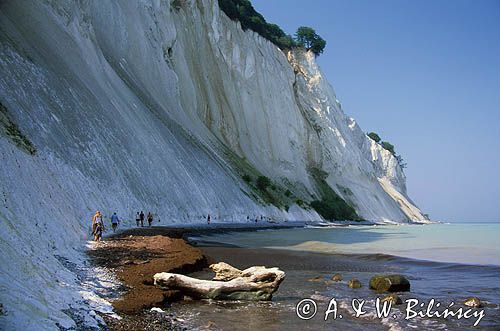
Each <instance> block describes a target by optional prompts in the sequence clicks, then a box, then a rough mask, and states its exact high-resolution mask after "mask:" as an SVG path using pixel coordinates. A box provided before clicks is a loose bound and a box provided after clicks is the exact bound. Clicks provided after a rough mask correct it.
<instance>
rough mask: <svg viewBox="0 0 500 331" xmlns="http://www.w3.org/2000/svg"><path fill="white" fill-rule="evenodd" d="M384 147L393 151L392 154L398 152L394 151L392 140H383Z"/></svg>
mask: <svg viewBox="0 0 500 331" xmlns="http://www.w3.org/2000/svg"><path fill="white" fill-rule="evenodd" d="M381 145H382V147H383V148H385V149H386V150H388V151H389V152H391V154H392V155H394V156H395V155H396V152H395V151H394V145H393V144H391V143H390V142H388V141H382V143H381Z"/></svg>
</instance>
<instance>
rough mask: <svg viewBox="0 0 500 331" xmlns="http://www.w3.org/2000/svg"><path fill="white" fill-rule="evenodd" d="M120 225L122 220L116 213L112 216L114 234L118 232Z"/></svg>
mask: <svg viewBox="0 0 500 331" xmlns="http://www.w3.org/2000/svg"><path fill="white" fill-rule="evenodd" d="M119 223H120V219H119V218H118V215H116V213H113V215H112V216H111V227H112V228H113V232H115V231H116V228H117V227H118V224H119Z"/></svg>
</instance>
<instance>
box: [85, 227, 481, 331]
mask: <svg viewBox="0 0 500 331" xmlns="http://www.w3.org/2000/svg"><path fill="white" fill-rule="evenodd" d="M244 225H246V224H244V223H243V224H237V225H233V224H231V226H223V225H222V224H220V225H219V224H217V225H215V224H211V226H210V227H209V226H202V227H196V226H189V227H163V226H162V227H151V228H149V227H142V228H141V227H139V228H132V229H124V230H122V231H119V232H118V233H116V234H112V235H108V236H107V237H105V238H104V242H103V243H98V244H95V246H96V248H97V249H91V250H89V251H88V255H89V256H90V257H91V259H92V260H93V263H95V265H97V266H104V267H107V268H108V269H109V270H110V271H111V272H112V273H113V274H115V275H116V276H117V278H118V279H119V280H120V281H121V282H122V283H123V284H124V285H126V286H127V287H128V288H129V291H127V292H125V293H122V294H121V295H120V299H118V300H115V301H113V302H112V305H113V307H114V311H115V313H117V314H118V315H119V316H120V317H121V318H122V319H121V320H116V319H114V318H112V317H110V316H102V317H103V318H104V320H105V321H106V323H107V325H108V327H109V329H110V330H120V331H121V330H129V329H141V330H163V329H174V330H180V329H183V328H184V327H185V325H184V324H183V323H184V322H185V321H183V320H181V319H178V318H177V316H176V315H175V314H179V316H183V315H185V314H186V312H187V313H188V314H189V313H191V311H190V309H191V308H189V307H191V306H192V305H195V307H197V308H195V310H194V311H198V309H200V310H201V311H203V313H204V314H205V318H203V317H202V318H201V319H200V320H199V321H198V322H200V321H201V322H203V323H205V322H207V321H212V320H217V318H216V317H214V316H212V315H211V314H210V313H207V311H206V310H207V309H209V307H205V306H204V305H205V304H206V303H203V302H192V301H186V302H183V303H179V304H177V303H175V302H176V301H180V300H181V299H182V297H180V296H179V294H178V293H168V292H170V291H161V290H159V289H157V290H156V289H155V288H154V285H153V284H152V277H153V275H154V274H155V273H157V272H175V273H181V274H191V273H194V274H193V275H192V276H193V277H196V278H202V279H205V278H204V277H210V272H208V271H207V269H206V267H208V265H209V264H211V263H215V262H220V261H223V262H226V263H229V264H230V265H233V266H235V267H237V268H239V269H244V268H247V267H250V266H254V265H265V266H267V267H274V266H276V267H279V268H280V269H282V270H284V271H285V272H287V273H288V272H289V271H290V272H292V271H293V273H295V276H292V278H291V279H290V280H289V281H296V279H295V280H293V277H297V272H299V273H301V274H308V276H307V277H309V278H315V277H316V276H317V275H318V273H319V274H320V275H321V274H323V275H324V277H326V278H325V279H326V283H327V284H328V277H331V275H333V274H334V273H336V272H341V273H342V274H343V275H344V273H345V276H346V277H353V276H356V275H359V276H360V277H365V276H362V275H361V274H363V273H364V274H365V275H367V274H375V273H386V272H388V271H389V270H401V269H400V268H403V269H407V273H406V274H407V276H409V279H410V280H412V281H415V282H417V283H418V281H419V279H418V277H417V276H416V275H417V274H418V272H419V271H418V270H421V269H419V268H426V270H431V269H434V270H439V269H443V267H445V269H447V268H450V270H453V269H451V268H456V267H455V266H454V265H457V264H456V263H455V264H454V263H446V264H443V263H442V262H434V261H426V260H419V259H410V258H404V257H398V256H396V255H388V254H376V253H372V254H370V253H368V252H367V253H366V254H356V253H350V254H349V253H334V254H332V253H324V252H311V251H302V250H284V249H279V248H250V247H241V246H237V245H230V244H224V243H219V242H217V241H215V240H214V241H210V240H208V241H207V240H204V239H201V240H199V239H198V238H197V236H203V235H209V234H219V233H227V232H248V231H252V232H253V231H260V230H269V229H271V230H272V229H279V228H303V227H304V226H303V225H298V224H293V225H290V224H287V225H286V226H283V225H281V226H276V225H275V224H271V225H270V226H268V224H259V226H252V227H245V226H244ZM130 242H132V243H133V244H130ZM159 242H160V243H159ZM116 245H118V246H116ZM117 247H118V248H119V250H120V252H121V253H119V254H117V253H116V252H117ZM96 251H97V252H98V253H96ZM183 252H187V253H189V254H183ZM95 253H96V254H95ZM100 254H101V255H100ZM93 255H94V256H93ZM130 256H131V257H132V258H130ZM96 257H97V261H96V260H95V258H96ZM110 257H111V260H109V261H106V262H105V263H103V261H102V259H109V258H110ZM99 258H101V262H99V261H98V260H99ZM174 260H175V261H177V262H176V264H175V263H173V262H174ZM96 262H97V263H96ZM457 267H458V268H459V269H460V268H464V267H466V268H469V267H474V268H475V270H479V269H483V268H477V267H475V266H472V265H457ZM394 268H396V269H394ZM485 268H487V266H486V267H485ZM485 270H486V269H485ZM486 271H487V270H486ZM293 273H292V274H293ZM315 273H316V274H315ZM359 273H361V274H359ZM128 274H131V275H133V276H134V277H135V278H134V277H132V279H131V277H124V275H128ZM327 275H330V276H327ZM307 277H306V278H304V280H307V279H309V278H307ZM366 277H368V276H366ZM207 279H208V278H207ZM360 279H361V281H362V282H363V284H364V285H365V286H366V282H367V281H368V279H363V278H360ZM309 281H310V280H309ZM285 283H288V281H287V282H285ZM314 284H317V283H314ZM301 286H302V285H301ZM304 286H309V285H304ZM343 286H346V285H345V284H344V285H343ZM421 286H422V285H421ZM134 287H135V290H134ZM130 288H131V289H130ZM343 290H344V289H343ZM141 291H142V292H141ZM143 291H146V294H148V293H149V294H150V295H145V296H144V293H143ZM283 291H284V293H283V295H284V296H285V297H287V296H286V291H287V290H286V288H283ZM134 292H135V293H140V296H138V295H134V294H133V293H134ZM130 293H132V294H130ZM311 293H314V292H313V290H311ZM356 293H357V292H356ZM354 294H355V293H354V292H353V295H354ZM280 295H281V294H280V293H278V297H279V296H280ZM371 296H372V294H370V297H371ZM139 297H145V298H146V301H142V303H141V302H138V300H137V299H138V298H139ZM143 299H144V298H143ZM278 300H280V299H278ZM281 300H283V299H281ZM139 303H140V304H144V305H143V306H139V307H137V304H139ZM172 303H173V304H174V307H175V308H174V309H173V310H172V309H171V307H172V306H171V304H172ZM151 307H161V308H162V309H163V310H164V312H163V313H156V312H151V311H150V308H151ZM252 307H253V306H252ZM124 308H125V309H124ZM127 309H129V310H127ZM186 310H187V311H186ZM173 311H175V312H176V313H172V312H173ZM216 322H217V323H216V324H217V325H220V326H222V325H224V323H225V322H224V320H223V319H222V320H220V319H219V320H217V321H216ZM346 322H347V320H346ZM354 322H355V321H354ZM186 323H189V322H186ZM160 326H161V327H160ZM197 327H203V325H201V326H200V325H199V324H198V325H197Z"/></svg>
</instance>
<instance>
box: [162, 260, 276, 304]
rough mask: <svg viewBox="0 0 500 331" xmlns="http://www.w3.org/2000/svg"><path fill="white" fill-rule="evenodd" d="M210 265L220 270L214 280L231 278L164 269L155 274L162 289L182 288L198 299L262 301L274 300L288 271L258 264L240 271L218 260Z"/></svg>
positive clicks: (217, 270)
mask: <svg viewBox="0 0 500 331" xmlns="http://www.w3.org/2000/svg"><path fill="white" fill-rule="evenodd" d="M210 268H212V270H214V271H215V272H216V276H215V277H214V279H216V278H217V279H228V280H227V281H219V280H201V279H196V278H192V277H188V276H184V275H180V274H173V273H168V272H162V273H157V274H155V275H154V283H155V285H156V286H158V287H160V288H162V289H166V290H179V291H181V292H182V293H183V294H185V295H187V296H190V297H192V298H195V299H219V300H251V301H259V300H271V298H272V295H273V293H274V292H276V291H277V290H278V287H279V285H280V284H281V282H282V281H283V279H285V273H284V272H283V271H281V270H279V269H278V268H266V267H262V266H258V267H251V268H248V269H245V270H239V269H236V268H234V267H232V266H230V265H229V264H226V263H217V264H215V265H211V266H210Z"/></svg>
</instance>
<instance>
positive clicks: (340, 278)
mask: <svg viewBox="0 0 500 331" xmlns="http://www.w3.org/2000/svg"><path fill="white" fill-rule="evenodd" d="M332 280H333V281H334V282H340V281H342V275H341V274H335V275H333V277H332Z"/></svg>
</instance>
